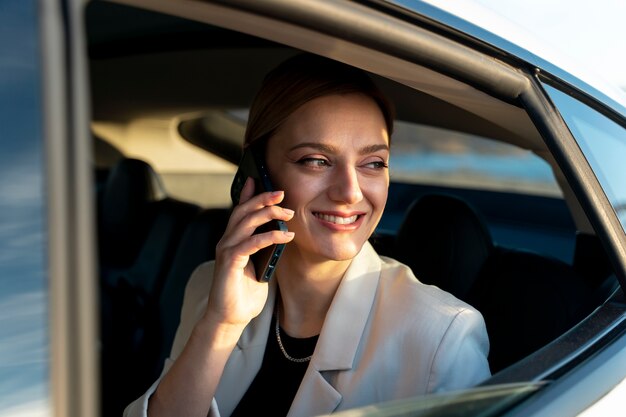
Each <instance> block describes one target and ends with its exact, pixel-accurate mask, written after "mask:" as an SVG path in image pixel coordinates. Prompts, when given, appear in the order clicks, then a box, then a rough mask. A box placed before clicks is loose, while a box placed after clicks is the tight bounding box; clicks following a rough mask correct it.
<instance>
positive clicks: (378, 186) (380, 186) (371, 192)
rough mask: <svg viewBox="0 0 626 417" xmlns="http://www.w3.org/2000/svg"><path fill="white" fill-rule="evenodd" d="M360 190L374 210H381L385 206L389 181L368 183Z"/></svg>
mask: <svg viewBox="0 0 626 417" xmlns="http://www.w3.org/2000/svg"><path fill="white" fill-rule="evenodd" d="M361 190H362V192H363V194H364V195H365V196H366V198H367V199H368V200H369V201H370V203H371V204H372V206H373V207H374V208H375V209H376V210H382V209H383V208H384V207H385V204H387V195H388V193H389V181H387V180H380V181H379V180H375V181H368V182H367V187H364V188H361Z"/></svg>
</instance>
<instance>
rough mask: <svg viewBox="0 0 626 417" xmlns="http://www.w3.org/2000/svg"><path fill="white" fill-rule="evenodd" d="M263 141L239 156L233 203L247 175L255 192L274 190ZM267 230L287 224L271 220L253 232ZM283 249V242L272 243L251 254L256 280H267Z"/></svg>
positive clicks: (231, 189)
mask: <svg viewBox="0 0 626 417" xmlns="http://www.w3.org/2000/svg"><path fill="white" fill-rule="evenodd" d="M264 142H265V141H263V140H260V141H256V142H254V143H253V144H251V145H249V146H248V147H247V148H246V149H245V150H244V153H243V155H242V157H241V161H240V162H239V167H238V168H237V173H236V174H235V178H234V179H233V184H232V186H231V187H230V197H231V199H232V200H233V204H234V205H237V204H239V195H240V194H241V189H242V188H243V186H244V184H245V183H246V179H247V178H248V177H252V178H253V179H254V190H255V193H256V194H259V193H261V192H264V191H274V187H273V186H272V182H271V181H270V177H269V173H268V171H267V167H266V165H265V143H264ZM268 230H280V231H283V232H286V231H287V225H286V224H285V222H284V221H282V220H271V221H269V222H267V223H266V224H265V225H263V226H259V227H258V228H257V230H256V231H255V233H262V232H266V231H268ZM284 249H285V244H284V243H281V244H278V245H272V246H270V247H268V248H267V249H264V250H261V251H259V252H257V253H256V254H254V255H253V257H252V262H253V263H254V268H255V270H256V273H257V280H258V281H264V282H267V281H269V280H270V279H271V278H272V276H273V275H274V271H275V269H276V266H277V265H278V261H279V260H280V256H281V255H282V253H283V250H284Z"/></svg>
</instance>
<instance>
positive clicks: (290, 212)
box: [283, 207, 293, 216]
mask: <svg viewBox="0 0 626 417" xmlns="http://www.w3.org/2000/svg"><path fill="white" fill-rule="evenodd" d="M283 211H284V212H285V214H289V215H290V216H293V210H292V209H288V208H284V207H283Z"/></svg>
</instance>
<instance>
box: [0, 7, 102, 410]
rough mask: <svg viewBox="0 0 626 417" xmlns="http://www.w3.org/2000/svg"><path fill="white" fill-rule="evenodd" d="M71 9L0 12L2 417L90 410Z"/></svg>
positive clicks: (76, 28)
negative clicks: (6, 416) (4, 416)
mask: <svg viewBox="0 0 626 417" xmlns="http://www.w3.org/2000/svg"><path fill="white" fill-rule="evenodd" d="M81 7H82V2H79V1H75V2H71V1H70V2H66V1H48V0H45V1H37V0H25V1H19V2H3V4H2V6H1V7H0V28H1V29H0V32H2V36H0V57H1V58H0V60H1V62H2V64H1V65H0V68H1V71H0V90H1V91H2V93H1V94H0V126H2V128H1V129H0V131H1V133H0V137H1V139H0V148H1V150H0V174H1V175H0V177H1V178H0V248H1V249H0V253H1V254H0V346H1V348H0V352H1V353H0V414H2V415H36V416H45V415H58V416H93V415H97V410H98V409H97V407H96V406H95V405H96V404H97V403H98V399H97V388H96V386H97V381H98V379H97V371H96V367H95V358H96V355H97V349H96V338H95V337H94V336H95V334H96V331H97V329H96V326H95V323H96V321H95V308H96V304H95V302H94V299H95V298H94V293H93V290H92V288H93V277H94V275H93V273H92V265H93V251H92V248H93V244H92V241H93V239H92V236H90V235H91V233H92V230H91V227H90V224H91V222H92V212H93V210H92V206H91V200H92V199H91V190H90V189H89V188H87V184H88V183H89V179H90V172H89V171H88V170H87V169H86V167H87V163H88V162H87V161H88V160H89V158H88V155H89V146H90V142H89V141H87V140H85V138H87V137H88V135H87V130H86V129H85V122H86V120H87V117H86V114H87V113H86V112H87V106H85V102H86V99H85V97H86V94H87V90H86V88H85V83H84V80H85V73H84V71H83V69H82V68H83V66H82V65H81V60H82V59H84V54H82V53H80V50H81V47H82V44H81V41H82V40H81V36H82V35H81V30H80V27H81V21H80V19H81V14H80V13H79V12H80V9H81Z"/></svg>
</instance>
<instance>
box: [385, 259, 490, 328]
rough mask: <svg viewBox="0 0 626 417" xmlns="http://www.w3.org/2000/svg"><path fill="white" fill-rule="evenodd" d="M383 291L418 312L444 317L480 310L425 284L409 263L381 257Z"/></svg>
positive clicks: (387, 295) (386, 295)
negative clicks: (425, 311) (426, 311)
mask: <svg viewBox="0 0 626 417" xmlns="http://www.w3.org/2000/svg"><path fill="white" fill-rule="evenodd" d="M380 259H381V274H380V291H383V292H384V293H385V297H389V298H392V299H393V300H390V301H393V302H395V303H397V302H400V303H401V304H402V306H403V308H408V309H409V310H410V311H414V312H417V311H416V310H418V311H423V310H432V312H433V313H439V314H442V315H445V316H456V315H457V314H459V313H461V312H463V311H466V310H467V311H469V312H476V313H478V311H477V310H476V309H475V308H474V307H472V306H471V305H469V304H467V303H466V302H464V301H462V300H460V299H458V298H456V297H455V296H454V295H452V294H450V293H449V292H447V291H444V290H442V289H441V288H439V287H437V286H434V285H429V284H424V283H423V282H421V281H420V280H419V279H418V278H417V277H416V276H415V274H414V273H413V271H412V270H411V268H409V267H408V266H407V265H405V264H403V263H401V262H398V261H396V260H395V259H392V258H388V257H384V256H381V257H380Z"/></svg>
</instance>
